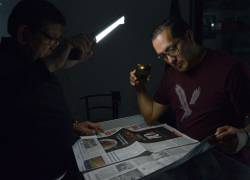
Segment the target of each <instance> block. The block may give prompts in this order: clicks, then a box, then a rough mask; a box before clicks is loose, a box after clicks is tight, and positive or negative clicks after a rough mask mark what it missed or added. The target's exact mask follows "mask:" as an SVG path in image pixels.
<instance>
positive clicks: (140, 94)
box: [137, 88, 156, 124]
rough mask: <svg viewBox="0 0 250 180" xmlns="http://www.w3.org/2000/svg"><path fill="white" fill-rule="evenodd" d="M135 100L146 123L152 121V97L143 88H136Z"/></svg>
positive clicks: (153, 120)
mask: <svg viewBox="0 0 250 180" xmlns="http://www.w3.org/2000/svg"><path fill="white" fill-rule="evenodd" d="M137 101H138V106H139V109H140V112H141V114H142V116H143V117H144V119H145V121H146V122H147V123H148V124H152V123H154V122H155V121H156V120H155V119H153V117H152V116H153V99H152V97H150V96H149V95H148V94H147V91H146V89H145V88H143V89H140V90H137Z"/></svg>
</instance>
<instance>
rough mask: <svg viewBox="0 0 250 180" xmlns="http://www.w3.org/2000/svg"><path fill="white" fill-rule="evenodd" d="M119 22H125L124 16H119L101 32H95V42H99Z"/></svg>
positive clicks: (119, 23)
mask: <svg viewBox="0 0 250 180" xmlns="http://www.w3.org/2000/svg"><path fill="white" fill-rule="evenodd" d="M121 24H125V17H124V16H122V17H120V18H119V19H118V20H116V21H115V22H114V23H113V24H111V25H110V26H108V27H107V28H106V29H104V30H103V31H102V32H100V33H99V34H97V35H96V36H95V42H96V43H98V42H100V41H101V40H102V39H103V38H104V37H106V36H107V35H108V34H109V33H110V32H112V31H113V30H114V29H115V28H117V27H118V26H119V25H121Z"/></svg>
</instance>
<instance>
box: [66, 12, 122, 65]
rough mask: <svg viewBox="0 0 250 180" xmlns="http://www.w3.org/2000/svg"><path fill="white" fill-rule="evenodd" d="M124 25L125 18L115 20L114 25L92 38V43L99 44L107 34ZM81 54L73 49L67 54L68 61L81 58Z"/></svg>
mask: <svg viewBox="0 0 250 180" xmlns="http://www.w3.org/2000/svg"><path fill="white" fill-rule="evenodd" d="M122 24H125V17H124V16H122V17H120V18H119V19H118V20H116V21H115V22H114V23H112V24H111V25H109V26H108V27H107V28H105V29H104V30H103V31H101V32H100V33H99V34H97V35H96V36H95V38H94V43H93V44H97V43H99V42H100V41H101V40H102V39H103V38H104V37H106V36H107V35H108V34H110V33H111V32H112V31H113V30H114V29H116V28H117V27H118V26H119V25H122ZM81 54H82V52H81V51H80V50H79V49H76V48H75V49H73V50H72V51H71V52H70V54H69V59H73V60H77V59H79V57H81Z"/></svg>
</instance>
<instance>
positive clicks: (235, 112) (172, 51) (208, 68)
mask: <svg viewBox="0 0 250 180" xmlns="http://www.w3.org/2000/svg"><path fill="white" fill-rule="evenodd" d="M152 45H153V48H154V50H155V52H156V54H157V56H158V58H159V59H161V60H162V61H164V62H165V63H166V64H167V68H166V70H165V71H164V74H163V77H162V80H161V83H160V86H159V88H158V90H157V91H156V93H155V95H154V97H153V98H152V97H150V96H149V95H148V94H147V90H146V87H145V84H143V83H141V82H140V79H138V78H137V77H136V70H132V71H131V72H130V84H131V85H132V86H134V87H135V90H136V93H137V100H138V105H139V109H140V112H141V114H142V115H143V117H144V119H145V121H146V122H147V123H149V124H152V123H154V122H156V121H157V120H159V119H160V117H161V116H162V115H163V114H164V113H165V112H166V111H167V110H168V109H169V108H170V107H171V109H172V110H173V111H174V113H175V116H176V119H175V121H176V126H177V129H179V130H180V131H182V132H183V133H185V134H187V135H188V136H190V137H192V138H195V139H198V140H202V139H204V138H206V137H207V136H210V135H214V134H215V135H216V137H217V139H218V141H220V142H221V144H223V143H224V144H225V143H226V144H227V143H229V144H230V145H229V146H227V147H230V148H229V149H228V150H229V151H231V152H232V151H234V152H235V151H237V152H238V151H239V150H240V149H241V148H242V147H243V146H245V144H246V139H247V136H246V133H245V132H244V130H243V127H244V117H245V116H246V115H248V113H249V112H250V111H249V102H250V101H249V99H250V98H249V92H248V90H247V78H246V74H245V73H244V71H243V67H242V65H241V63H239V62H238V61H236V60H234V59H233V58H232V57H230V56H229V55H227V54H225V53H222V52H219V51H216V50H211V49H206V48H204V47H202V46H200V45H199V44H197V43H196V42H195V39H194V36H193V32H192V30H191V29H190V27H189V26H188V25H187V24H186V23H185V22H184V21H183V20H181V19H178V18H170V19H168V20H166V21H164V22H163V23H162V24H160V25H159V26H158V27H157V28H156V29H155V30H154V32H153V35H152ZM166 122H167V119H166ZM167 123H168V122H167ZM246 129H248V128H246ZM228 137H232V138H228ZM228 139H230V140H228ZM226 140H227V141H226ZM222 142H223V143H222Z"/></svg>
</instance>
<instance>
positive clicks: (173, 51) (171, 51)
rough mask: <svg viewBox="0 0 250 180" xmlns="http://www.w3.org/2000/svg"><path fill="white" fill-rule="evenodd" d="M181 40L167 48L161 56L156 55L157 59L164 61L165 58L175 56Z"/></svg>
mask: <svg viewBox="0 0 250 180" xmlns="http://www.w3.org/2000/svg"><path fill="white" fill-rule="evenodd" d="M180 42H181V40H178V41H176V42H175V43H173V44H172V45H170V46H168V47H167V48H166V49H165V50H164V51H163V52H162V53H161V54H158V55H157V59H160V60H164V59H165V58H167V56H171V57H173V56H177V55H178V54H179V52H180V51H179V48H178V46H179V43H180Z"/></svg>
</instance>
